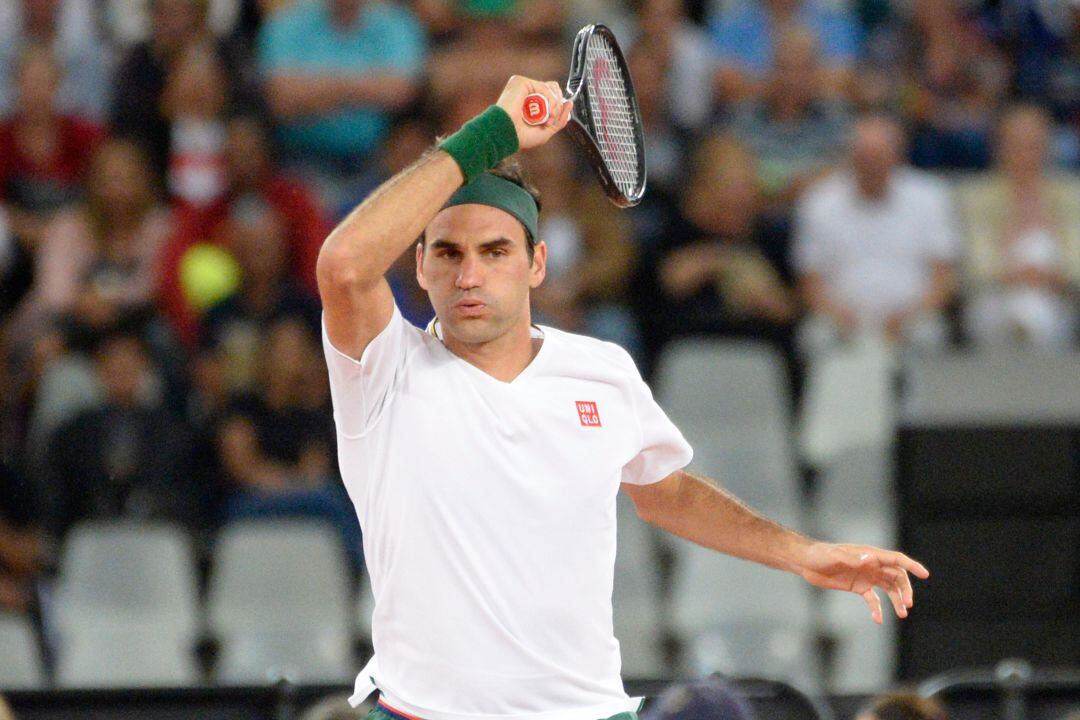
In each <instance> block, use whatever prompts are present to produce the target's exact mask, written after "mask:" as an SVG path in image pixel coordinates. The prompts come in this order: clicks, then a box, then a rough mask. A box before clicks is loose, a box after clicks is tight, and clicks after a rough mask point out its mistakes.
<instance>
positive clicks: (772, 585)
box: [671, 538, 819, 687]
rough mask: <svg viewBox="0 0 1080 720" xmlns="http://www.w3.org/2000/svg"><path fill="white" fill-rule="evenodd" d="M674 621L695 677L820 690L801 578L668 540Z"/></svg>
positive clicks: (806, 594) (811, 625)
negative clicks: (789, 684) (739, 677)
mask: <svg viewBox="0 0 1080 720" xmlns="http://www.w3.org/2000/svg"><path fill="white" fill-rule="evenodd" d="M671 542H672V543H673V547H674V550H675V561H676V566H675V582H674V589H673V593H672V619H673V621H674V623H675V627H676V630H677V632H678V633H679V636H680V637H681V638H682V640H683V643H684V648H685V654H684V658H683V660H684V664H685V665H686V667H685V668H684V669H685V670H686V671H688V672H691V673H693V674H702V673H706V672H722V673H724V674H728V675H743V676H756V677H765V678H771V679H778V680H785V681H788V682H793V683H795V684H797V685H799V686H801V687H816V685H817V684H818V677H819V676H818V671H817V663H816V662H815V660H814V657H815V655H814V648H813V639H814V633H815V627H816V622H815V618H814V614H813V611H812V608H811V596H812V589H811V587H810V586H809V585H807V584H806V582H805V581H803V580H802V579H801V578H798V577H796V576H794V575H791V574H790V573H783V572H780V571H778V570H772V569H769V568H764V567H761V566H757V565H754V564H753V563H749V562H745V561H742V560H737V559H735V558H732V557H728V556H725V555H721V554H719V553H716V552H714V551H712V550H708V549H705V548H702V547H699V546H697V545H694V544H693V543H690V542H687V541H685V540H680V539H675V538H672V540H671Z"/></svg>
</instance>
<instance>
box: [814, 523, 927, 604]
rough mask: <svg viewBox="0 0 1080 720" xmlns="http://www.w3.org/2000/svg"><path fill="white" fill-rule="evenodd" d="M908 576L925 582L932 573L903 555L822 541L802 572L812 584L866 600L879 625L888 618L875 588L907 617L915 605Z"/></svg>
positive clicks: (890, 551)
mask: <svg viewBox="0 0 1080 720" xmlns="http://www.w3.org/2000/svg"><path fill="white" fill-rule="evenodd" d="M908 573H911V574H912V575H914V576H915V577H917V578H920V579H922V580H925V579H926V578H928V577H930V571H929V570H927V569H926V568H925V567H923V565H922V563H919V562H917V561H915V560H913V559H911V558H909V557H908V556H907V555H904V554H903V553H899V552H894V551H892V550H882V549H880V548H876V547H871V546H869V545H840V544H836V543H822V542H819V543H814V544H812V545H811V546H810V547H809V548H808V549H807V553H806V558H805V559H804V564H803V568H802V571H801V575H802V577H803V578H804V579H805V580H806V581H807V582H809V583H810V584H812V585H816V586H817V587H821V588H825V589H827V590H846V591H848V592H853V593H855V594H856V595H859V596H860V597H862V599H863V600H865V601H866V604H867V605H869V606H870V614H871V616H872V617H873V619H874V622H876V623H878V624H881V622H882V620H883V619H884V618H883V616H882V609H881V599H880V598H879V597H878V595H877V593H876V592H874V589H875V588H881V589H882V590H884V591H885V593H886V594H887V595H888V596H889V600H891V601H892V605H893V610H894V611H895V612H896V616H897V617H899V618H905V617H907V615H908V609H909V608H910V607H911V606H912V605H914V604H915V595H914V591H913V590H912V587H911V578H910V577H909V576H908Z"/></svg>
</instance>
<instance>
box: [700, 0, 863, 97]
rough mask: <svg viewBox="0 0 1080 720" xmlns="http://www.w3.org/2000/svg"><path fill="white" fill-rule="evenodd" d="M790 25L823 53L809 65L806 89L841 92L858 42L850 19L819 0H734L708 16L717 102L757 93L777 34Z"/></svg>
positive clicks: (770, 62) (849, 76) (770, 64)
mask: <svg viewBox="0 0 1080 720" xmlns="http://www.w3.org/2000/svg"><path fill="white" fill-rule="evenodd" d="M716 5H717V7H718V8H719V3H717V4H716ZM792 26H802V27H806V28H807V32H809V34H810V35H811V37H813V38H814V40H815V42H816V43H817V45H818V46H819V47H820V48H821V52H822V54H823V57H824V64H823V65H815V67H814V69H813V70H814V72H813V74H812V75H809V77H808V79H809V82H810V83H811V86H812V87H811V88H809V89H810V90H811V92H813V93H815V94H821V95H826V96H829V95H831V96H838V95H841V94H844V93H845V92H847V90H848V88H849V87H850V85H851V81H852V75H853V71H852V66H853V64H854V61H855V57H856V56H857V55H858V53H859V49H860V40H861V38H860V36H859V29H858V25H857V23H856V22H855V20H854V18H853V17H851V16H850V15H849V14H848V13H846V12H843V11H840V10H836V9H833V7H826V4H825V3H822V2H820V0H761V1H760V2H740V3H738V4H737V5H736V6H735V8H734V10H733V11H732V12H730V13H728V12H725V11H723V10H720V9H717V10H716V11H715V12H714V13H713V15H712V17H710V19H709V31H710V33H711V34H712V39H713V46H714V49H715V52H716V56H717V61H718V63H719V65H718V69H717V74H716V87H717V92H718V93H719V96H720V98H721V99H722V100H725V101H729V100H741V99H744V98H747V97H753V96H755V95H758V94H759V93H761V92H762V91H763V86H764V85H767V84H768V83H767V82H763V79H764V78H765V76H766V74H767V72H768V70H769V68H770V67H773V66H775V65H776V62H777V55H778V52H777V47H778V45H779V43H778V40H779V37H780V35H781V34H782V33H783V32H785V31H786V29H787V28H789V27H792Z"/></svg>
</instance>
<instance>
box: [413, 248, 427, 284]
mask: <svg viewBox="0 0 1080 720" xmlns="http://www.w3.org/2000/svg"><path fill="white" fill-rule="evenodd" d="M416 282H418V283H420V287H421V288H423V289H424V290H427V289H428V287H427V281H426V280H425V279H424V241H423V240H421V241H420V242H418V243H416Z"/></svg>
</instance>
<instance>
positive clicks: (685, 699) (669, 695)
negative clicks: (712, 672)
mask: <svg viewBox="0 0 1080 720" xmlns="http://www.w3.org/2000/svg"><path fill="white" fill-rule="evenodd" d="M706 718H707V719H708V720H754V712H753V710H751V708H750V703H749V702H747V700H746V698H744V697H743V696H742V695H741V694H740V693H739V692H738V691H736V690H735V689H734V688H733V687H731V686H730V685H728V684H727V683H726V682H724V681H723V680H720V679H719V678H716V677H709V678H704V679H702V680H695V681H694V682H690V683H685V684H681V685H673V686H671V687H669V688H667V689H666V690H665V691H664V692H663V694H662V695H660V697H659V698H657V700H656V702H655V703H654V704H653V706H652V707H651V708H649V709H648V710H646V711H645V712H644V713H642V714H641V720H706Z"/></svg>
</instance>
